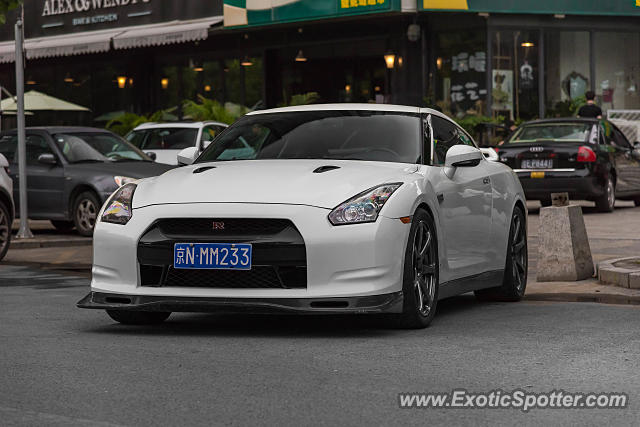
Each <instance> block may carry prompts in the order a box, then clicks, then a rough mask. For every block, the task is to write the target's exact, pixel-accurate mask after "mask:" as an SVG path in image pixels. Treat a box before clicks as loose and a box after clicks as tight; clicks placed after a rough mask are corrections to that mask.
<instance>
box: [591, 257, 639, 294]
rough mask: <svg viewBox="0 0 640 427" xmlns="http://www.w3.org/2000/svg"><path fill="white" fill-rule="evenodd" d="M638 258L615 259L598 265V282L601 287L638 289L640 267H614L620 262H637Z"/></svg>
mask: <svg viewBox="0 0 640 427" xmlns="http://www.w3.org/2000/svg"><path fill="white" fill-rule="evenodd" d="M637 259H640V258H638V257H625V258H615V259H609V260H606V261H602V262H600V263H598V280H599V281H600V283H602V284H603V285H609V286H618V287H621V288H627V289H640V266H639V267H638V268H637V269H630V268H623V267H616V266H615V265H614V264H615V263H617V262H620V261H627V260H637Z"/></svg>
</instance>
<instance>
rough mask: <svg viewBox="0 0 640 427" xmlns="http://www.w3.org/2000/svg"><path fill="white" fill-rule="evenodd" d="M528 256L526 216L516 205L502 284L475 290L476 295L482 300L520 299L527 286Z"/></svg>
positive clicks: (512, 217)
mask: <svg viewBox="0 0 640 427" xmlns="http://www.w3.org/2000/svg"><path fill="white" fill-rule="evenodd" d="M528 256H529V254H528V246H527V223H526V217H525V215H524V211H523V210H522V208H521V207H519V206H516V207H515V208H514V210H513V215H512V216H511V225H510V227H509V240H508V242H507V256H506V260H505V267H504V278H503V281H502V286H497V287H495V288H488V289H481V290H477V291H475V295H476V297H477V298H478V299H480V300H483V301H486V300H497V301H520V300H521V299H522V297H523V296H524V293H525V290H526V288H527V275H528Z"/></svg>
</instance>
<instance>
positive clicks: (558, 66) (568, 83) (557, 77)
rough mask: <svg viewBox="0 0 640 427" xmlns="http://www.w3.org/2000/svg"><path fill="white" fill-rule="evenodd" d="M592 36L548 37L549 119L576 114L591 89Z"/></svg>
mask: <svg viewBox="0 0 640 427" xmlns="http://www.w3.org/2000/svg"><path fill="white" fill-rule="evenodd" d="M589 44H590V43H589V33H588V32H586V31H558V32H549V33H546V34H545V43H544V47H545V49H544V50H545V70H544V75H545V96H546V115H547V116H548V117H567V116H570V115H572V114H573V110H572V109H571V107H572V104H574V106H575V104H576V103H579V102H580V100H581V99H582V98H583V97H584V95H585V93H586V92H587V91H588V90H589V89H590V88H591V74H590V65H589V58H590V49H589Z"/></svg>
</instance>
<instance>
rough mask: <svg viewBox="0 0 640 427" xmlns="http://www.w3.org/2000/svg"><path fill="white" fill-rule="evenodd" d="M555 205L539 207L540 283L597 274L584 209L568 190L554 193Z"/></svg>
mask: <svg viewBox="0 0 640 427" xmlns="http://www.w3.org/2000/svg"><path fill="white" fill-rule="evenodd" d="M551 200H552V206H551V207H547V208H541V209H540V225H539V231H538V235H539V237H540V245H539V248H538V254H539V256H538V268H537V270H538V274H537V277H536V279H537V281H538V282H556V281H571V282H573V281H577V280H584V279H588V278H590V277H592V276H593V274H594V271H595V270H594V267H593V259H592V257H591V248H590V247H589V239H588V237H587V229H586V227H585V226H584V219H583V217H582V208H581V207H580V206H577V205H571V204H570V203H569V197H568V194H567V193H554V194H552V195H551Z"/></svg>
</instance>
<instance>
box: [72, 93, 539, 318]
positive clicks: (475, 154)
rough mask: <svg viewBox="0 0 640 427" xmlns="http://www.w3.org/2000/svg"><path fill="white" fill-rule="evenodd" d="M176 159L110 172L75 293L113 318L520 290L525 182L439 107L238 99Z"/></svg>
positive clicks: (397, 314)
mask: <svg viewBox="0 0 640 427" xmlns="http://www.w3.org/2000/svg"><path fill="white" fill-rule="evenodd" d="M179 159H180V162H181V163H183V164H188V166H184V167H182V168H178V169H174V170H171V171H168V172H166V173H165V174H163V175H161V176H158V177H155V178H146V179H143V180H140V181H138V182H137V183H130V184H127V185H124V186H123V187H121V188H120V189H119V190H118V191H116V192H115V193H114V194H113V196H112V197H111V198H110V199H109V200H108V201H107V203H106V204H105V206H104V207H103V208H102V211H101V212H100V215H99V217H100V221H99V222H98V223H97V224H96V228H95V232H94V265H93V279H92V282H91V292H90V293H89V295H87V296H86V297H85V298H84V299H82V300H81V301H80V302H79V303H78V306H79V307H81V308H92V309H104V310H106V311H107V313H108V314H109V315H110V316H111V317H112V318H113V319H115V320H116V321H118V322H121V323H125V324H150V323H158V322H162V321H164V320H165V319H166V318H167V317H168V316H169V315H170V313H171V312H203V311H204V312H220V313H224V312H250V313H267V312H289V313H333V314H336V313H388V314H389V315H390V316H389V317H390V318H393V319H394V321H396V322H398V324H399V325H401V326H403V327H408V328H419V327H425V326H427V325H428V324H429V323H430V321H431V319H432V318H433V316H434V314H435V311H436V305H437V303H438V300H441V299H443V298H447V297H450V296H453V295H457V294H462V293H465V292H469V291H475V292H476V295H478V296H479V297H481V298H498V299H501V300H509V301H516V300H519V299H520V298H521V297H522V296H523V294H524V291H525V286H526V281H527V236H526V219H527V217H526V209H525V197H524V193H523V191H522V187H521V186H520V183H519V181H518V178H517V176H516V175H515V174H514V173H513V171H512V170H511V169H510V168H509V167H507V166H505V165H502V164H500V163H496V162H489V161H487V160H486V159H485V157H484V156H483V154H482V153H481V152H480V150H478V148H476V146H475V143H474V141H473V140H472V138H471V137H470V136H469V135H468V134H467V133H466V132H465V131H464V130H463V129H462V128H460V127H459V126H457V125H456V124H455V123H454V122H453V121H451V120H449V119H448V118H447V117H446V116H444V115H442V114H441V113H439V112H437V111H434V110H430V109H421V108H416V107H403V106H392V105H375V104H373V105H370V104H362V105H361V104H335V105H313V106H304V107H290V108H279V109H273V110H265V111H259V112H254V113H250V114H247V115H246V116H244V117H243V118H242V119H240V120H239V121H238V122H236V123H235V124H234V125H232V126H230V127H229V128H228V129H227V130H225V131H224V132H223V133H222V134H221V135H220V136H219V137H218V138H217V139H216V144H212V146H210V147H209V148H208V149H207V150H205V151H204V152H203V153H202V154H201V155H199V156H198V155H197V153H196V150H195V149H194V148H193V147H191V148H187V149H185V150H183V151H182V152H181V153H180V155H179Z"/></svg>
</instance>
